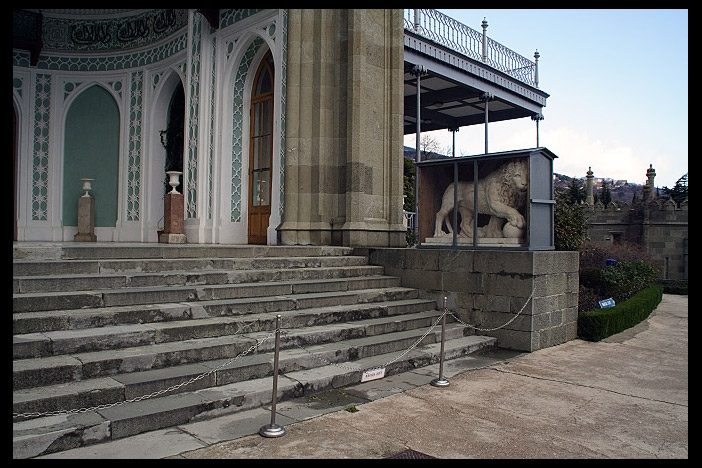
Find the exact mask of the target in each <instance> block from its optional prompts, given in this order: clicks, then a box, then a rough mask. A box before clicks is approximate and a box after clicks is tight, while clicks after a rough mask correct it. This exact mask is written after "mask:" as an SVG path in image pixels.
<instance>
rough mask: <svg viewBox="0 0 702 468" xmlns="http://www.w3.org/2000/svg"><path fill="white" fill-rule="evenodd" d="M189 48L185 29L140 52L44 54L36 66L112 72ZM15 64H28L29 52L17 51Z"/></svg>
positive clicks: (150, 62)
mask: <svg viewBox="0 0 702 468" xmlns="http://www.w3.org/2000/svg"><path fill="white" fill-rule="evenodd" d="M186 47H187V34H186V33H185V32H183V33H182V34H180V35H179V36H177V37H174V38H173V39H171V40H170V41H168V42H165V43H163V44H161V45H158V46H155V47H153V48H151V49H148V50H144V51H140V52H133V53H126V54H119V55H110V56H83V57H75V56H60V55H46V54H45V53H42V54H41V55H40V56H39V61H38V62H37V65H36V68H37V69H39V70H42V69H45V70H61V71H111V70H123V69H127V68H138V67H143V66H146V65H150V64H152V63H156V62H159V61H160V60H163V59H165V58H168V57H170V56H171V55H174V54H176V53H178V52H180V51H181V50H185V48H186ZM12 64H13V65H14V66H21V67H28V66H29V55H28V54H22V53H13V55H12Z"/></svg>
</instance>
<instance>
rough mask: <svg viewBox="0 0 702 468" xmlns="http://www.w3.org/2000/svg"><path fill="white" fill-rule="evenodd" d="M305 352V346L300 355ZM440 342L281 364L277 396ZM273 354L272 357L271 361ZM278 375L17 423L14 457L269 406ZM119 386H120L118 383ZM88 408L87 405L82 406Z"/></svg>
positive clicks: (418, 363) (472, 347) (475, 339)
mask: <svg viewBox="0 0 702 468" xmlns="http://www.w3.org/2000/svg"><path fill="white" fill-rule="evenodd" d="M495 344H496V340H495V339H494V338H490V337H485V336H474V335H473V336H466V337H462V338H456V339H452V340H448V341H446V343H445V350H444V356H445V359H447V360H448V359H454V358H456V357H459V356H464V355H466V354H470V353H472V352H476V351H478V350H480V349H485V348H487V347H491V346H495ZM302 353H305V352H304V351H302V350H299V354H300V356H302ZM439 355H440V343H437V342H434V343H430V344H424V345H419V346H417V347H416V348H414V349H412V350H411V351H409V352H407V353H404V354H402V355H401V356H398V355H397V354H396V353H394V352H392V353H386V354H376V355H374V356H371V357H361V358H360V359H357V360H352V361H344V362H337V363H336V364H333V365H325V366H319V367H315V368H313V369H302V370H285V369H281V373H280V375H279V377H278V392H277V400H278V401H279V402H280V401H285V400H288V399H291V398H296V397H299V396H303V395H312V394H314V393H318V392H321V391H325V390H328V389H331V388H341V387H344V386H346V385H349V384H352V383H357V382H359V381H360V377H361V374H362V371H363V370H365V369H370V368H373V367H376V366H378V365H383V364H386V363H387V365H386V367H385V375H386V376H389V375H394V374H397V373H400V372H404V371H407V370H410V369H414V368H417V367H423V366H426V365H429V364H432V363H436V362H438V360H439ZM270 359H272V356H269V365H270ZM272 380H273V378H272V376H270V375H269V376H266V377H259V378H253V379H250V380H245V381H237V382H234V383H227V384H224V385H220V386H217V387H208V388H202V389H197V390H189V391H184V392H182V393H175V394H164V395H163V396H159V397H154V398H149V399H143V400H141V401H134V402H130V403H124V404H118V405H115V406H110V407H105V408H102V409H97V410H95V411H90V412H77V413H71V414H59V415H53V416H44V417H40V418H36V419H31V420H25V421H19V422H15V423H14V424H13V456H14V458H18V459H19V458H30V457H35V456H38V455H42V454H48V453H54V452H58V451H62V450H67V449H71V448H76V447H79V446H84V445H89V444H96V443H100V442H107V441H110V440H115V439H119V438H123V437H127V436H130V435H135V434H139V433H142V432H147V431H151V430H155V429H159V428H165V427H171V426H175V425H178V424H185V423H187V422H194V421H200V420H207V419H210V418H213V417H217V416H221V415H224V414H230V413H237V412H240V411H244V410H248V409H253V408H258V407H261V406H262V405H268V404H270V402H271V394H272ZM116 386H117V387H118V388H119V385H116ZM80 407H81V408H84V407H85V405H81V406H80Z"/></svg>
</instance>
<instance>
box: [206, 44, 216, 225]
mask: <svg viewBox="0 0 702 468" xmlns="http://www.w3.org/2000/svg"><path fill="white" fill-rule="evenodd" d="M216 77H217V38H216V37H213V38H212V73H211V75H210V80H211V83H210V156H209V163H208V167H209V171H208V173H207V219H212V178H213V174H212V171H213V166H214V133H215V132H214V126H215V89H216V85H217V83H216Z"/></svg>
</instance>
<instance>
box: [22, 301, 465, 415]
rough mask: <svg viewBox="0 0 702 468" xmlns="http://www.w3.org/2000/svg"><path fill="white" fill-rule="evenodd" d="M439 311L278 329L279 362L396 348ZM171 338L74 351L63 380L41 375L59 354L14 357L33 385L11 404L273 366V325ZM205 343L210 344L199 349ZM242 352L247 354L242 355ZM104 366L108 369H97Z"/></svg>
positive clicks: (232, 377) (454, 331)
mask: <svg viewBox="0 0 702 468" xmlns="http://www.w3.org/2000/svg"><path fill="white" fill-rule="evenodd" d="M439 316H440V313H439V312H438V311H435V310H434V311H426V312H421V313H417V314H411V315H403V316H401V317H381V318H377V319H369V320H366V321H361V322H353V323H346V324H333V325H320V326H316V327H306V328H298V329H285V330H283V331H282V332H281V335H282V336H281V354H280V369H281V371H283V372H289V371H293V370H299V369H311V368H314V367H319V366H322V365H327V364H329V363H336V362H340V361H346V360H354V359H358V358H362V357H369V356H373V355H375V354H385V353H390V352H398V353H399V352H402V351H404V350H406V349H408V348H410V347H411V346H412V345H413V344H415V343H416V342H417V340H419V339H420V338H422V336H423V335H425V334H427V332H429V330H430V329H431V327H432V325H433V324H435V323H436V321H437V317H439ZM440 330H441V328H440V327H435V328H434V330H432V331H431V333H428V334H427V336H426V337H424V338H423V340H422V342H423V343H424V344H427V343H432V342H435V341H438V340H440V339H441V336H440ZM465 332H466V329H465V328H464V327H462V326H460V327H459V326H457V325H456V324H450V325H447V332H446V339H452V338H459V337H462V336H463V335H464V333H465ZM172 344H174V345H175V346H172V347H164V346H146V347H142V348H139V349H130V350H122V351H121V352H116V353H114V357H110V356H109V355H108V354H107V353H100V352H97V353H85V354H82V355H76V356H72V357H73V358H74V362H73V364H72V367H73V368H72V369H71V372H70V373H68V372H67V373H65V375H68V376H69V377H72V379H71V380H66V381H65V382H59V381H56V380H53V381H49V380H47V381H42V380H41V376H42V375H48V373H50V372H51V371H52V370H53V369H56V368H57V367H58V366H59V363H60V362H63V363H65V364H66V365H71V364H70V362H69V360H68V359H63V358H64V357H63V356H62V357H60V358H59V359H53V358H48V359H42V360H36V359H32V360H26V361H15V362H16V363H17V364H16V370H17V372H16V373H15V376H17V377H18V379H16V380H15V382H19V380H20V379H22V378H27V377H29V378H31V379H32V387H31V388H21V387H18V388H15V389H14V390H15V391H14V394H13V406H14V409H13V411H15V412H18V413H23V412H50V411H58V410H66V409H76V408H81V407H85V406H86V405H88V403H87V402H88V401H90V403H89V405H90V406H96V405H104V404H110V403H114V402H115V401H121V400H125V399H127V400H129V399H132V398H136V397H141V396H142V395H147V394H150V393H152V392H157V391H162V390H164V389H167V388H169V386H171V385H174V384H178V383H182V382H185V381H187V380H189V379H193V378H195V377H197V376H198V375H200V374H205V373H206V374H208V375H207V378H201V379H199V380H198V381H197V388H204V387H209V386H215V385H224V384H226V383H232V382H236V381H240V380H249V379H252V378H258V377H265V376H266V375H270V373H271V372H272V357H271V354H272V353H273V352H274V349H275V348H274V344H275V340H274V338H273V332H265V333H254V334H246V335H239V336H238V337H237V338H234V339H233V338H231V337H229V342H227V341H226V340H221V339H220V340H190V341H187V342H178V343H172ZM205 346H207V347H208V349H204V347H205ZM252 348H253V350H252ZM198 350H201V352H198ZM247 351H249V352H250V354H248V355H243V356H242V354H243V353H245V352H247ZM139 353H140V354H139ZM115 359H118V360H119V364H120V367H119V368H118V367H116V366H115V364H116V363H115ZM38 361H44V362H43V363H39V362H38ZM23 364H26V366H23V367H24V372H22V371H21V370H20V367H22V365H23ZM40 364H41V365H42V367H41V368H40V367H39V365H40ZM81 366H82V367H81ZM101 366H102V369H103V370H105V372H101V373H99V374H97V373H94V371H95V370H96V369H98V368H99V367H101ZM91 373H92V374H91ZM55 375H56V374H55ZM37 379H38V380H37ZM115 382H118V383H119V384H116V383H115ZM119 385H121V386H122V387H123V391H122V392H121V393H119V392H118V391H117V390H116V389H117V388H118V387H119ZM189 388H190V387H189V386H188V388H184V389H183V390H188V389H189ZM115 395H117V396H115Z"/></svg>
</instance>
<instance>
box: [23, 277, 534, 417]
mask: <svg viewBox="0 0 702 468" xmlns="http://www.w3.org/2000/svg"><path fill="white" fill-rule="evenodd" d="M533 296H534V290H533V289H532V291H531V294H530V295H529V298H528V299H527V300H526V302H525V303H524V305H523V306H522V308H521V309H520V310H519V312H517V314H516V315H515V316H514V317H512V318H511V319H510V320H508V321H507V322H506V323H505V324H504V325H501V326H499V327H495V328H479V327H476V326H473V325H470V324H468V323H465V322H463V321H462V320H461V319H459V318H458V317H456V315H455V314H454V313H453V312H450V311H449V310H448V308H447V307H446V305H445V302H444V311H443V313H442V314H441V315H440V316H439V317H438V319H437V320H436V321H435V322H434V323H433V324H432V326H431V327H430V328H429V329H428V330H427V331H426V332H425V333H424V334H423V335H422V336H421V337H420V338H419V339H418V340H417V341H415V342H414V344H412V345H411V346H410V347H409V348H407V349H406V350H405V351H403V352H402V353H401V354H399V355H397V356H396V357H395V358H394V359H391V360H390V361H388V362H386V363H385V364H382V365H376V366H371V367H367V368H365V369H364V368H361V367H358V366H346V365H343V364H337V363H334V362H331V361H329V360H328V359H325V358H323V357H321V356H318V355H316V354H313V353H312V352H311V351H309V350H308V349H306V348H305V347H303V346H302V345H299V344H298V343H296V342H293V344H294V345H295V346H297V347H298V348H300V349H301V350H303V351H305V352H306V353H307V354H309V355H310V356H312V357H314V358H315V359H317V360H319V361H320V362H322V363H324V364H325V365H329V366H334V367H339V368H341V369H347V370H350V371H361V372H367V371H370V370H373V369H380V368H384V367H387V366H389V365H390V364H392V363H394V362H396V361H398V360H400V359H402V358H403V357H404V356H406V355H407V354H408V353H409V352H410V351H412V350H413V349H414V348H416V347H417V346H418V345H419V343H421V342H422V341H423V340H424V338H426V337H427V336H428V335H429V333H431V332H432V331H433V330H434V328H436V327H437V325H439V323H440V322H441V319H443V318H444V316H445V315H446V314H450V315H451V316H452V317H453V318H454V319H455V320H456V321H457V322H458V323H460V324H461V325H463V326H465V327H470V328H472V329H474V330H478V331H481V332H487V331H494V330H499V329H500V328H504V327H506V326H507V325H509V324H510V323H512V322H513V321H514V320H515V319H516V318H517V317H518V316H519V314H521V313H522V311H524V308H525V307H526V305H527V304H528V303H529V301H530V300H531V299H532V297H533ZM255 323H258V321H256V322H252V323H250V324H249V325H247V326H246V327H244V328H243V329H242V331H240V332H238V333H237V335H240V334H242V333H244V332H245V331H246V330H248V329H249V328H251V327H252V326H253V325H254V324H255ZM277 331H278V328H276V329H275V330H273V332H272V333H270V334H268V335H267V336H265V337H264V338H263V339H262V340H260V341H258V340H256V343H255V344H253V345H251V346H250V347H249V348H248V349H247V350H246V351H243V352H242V353H240V354H238V355H236V356H234V357H233V358H232V359H230V360H228V361H227V362H225V363H223V364H221V365H219V366H217V367H215V368H213V369H211V370H209V371H207V372H204V373H202V374H200V375H198V376H196V377H192V378H190V379H188V380H186V381H184V382H181V383H179V384H176V385H172V386H170V387H168V388H165V389H162V390H157V391H155V392H152V393H149V394H146V395H142V396H139V397H135V398H132V399H130V400H122V401H117V402H114V403H109V404H103V405H97V406H92V407H85V408H77V409H70V410H57V411H47V412H29V413H12V417H13V418H36V417H41V416H56V415H60V414H76V413H86V412H89V411H97V410H102V409H107V408H112V407H114V406H120V405H124V404H126V403H134V402H137V401H143V400H148V399H150V398H154V397H157V396H160V395H163V394H165V393H169V392H172V391H175V390H179V389H180V388H182V387H185V386H187V385H190V384H192V383H194V382H197V381H198V380H201V379H203V378H205V377H207V376H208V375H210V374H212V373H214V372H217V371H218V370H220V369H222V368H224V367H226V366H228V365H229V364H231V363H232V362H234V361H236V360H237V359H239V358H241V357H244V356H246V355H248V354H249V353H251V352H252V351H254V350H255V349H256V348H258V347H259V346H261V345H262V344H263V343H265V342H266V341H268V340H269V339H270V338H271V337H273V336H275V334H276V332H277ZM280 332H281V334H283V335H288V336H289V332H287V331H285V330H282V329H281V330H280Z"/></svg>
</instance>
